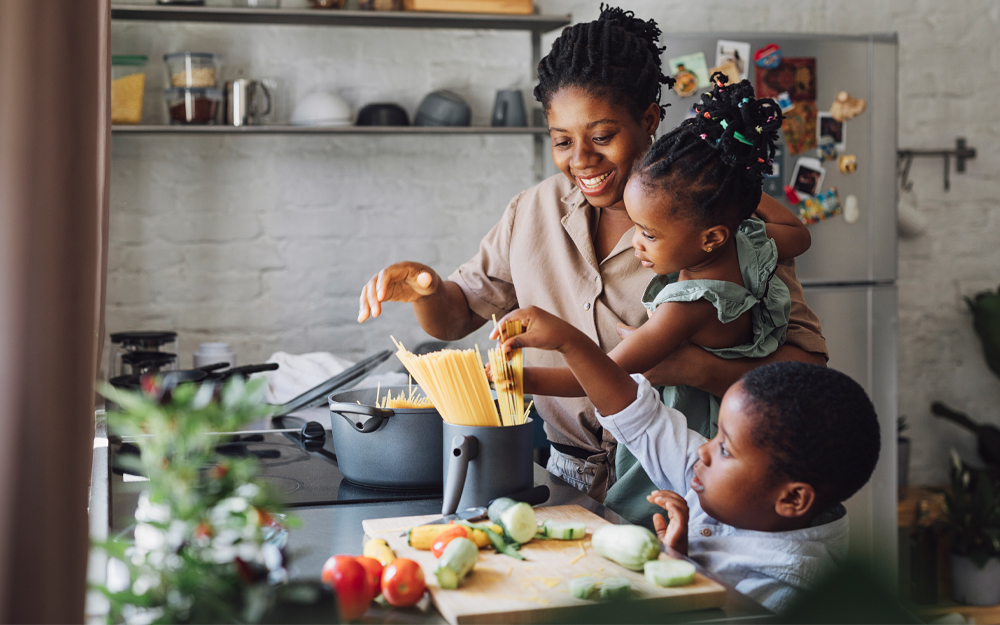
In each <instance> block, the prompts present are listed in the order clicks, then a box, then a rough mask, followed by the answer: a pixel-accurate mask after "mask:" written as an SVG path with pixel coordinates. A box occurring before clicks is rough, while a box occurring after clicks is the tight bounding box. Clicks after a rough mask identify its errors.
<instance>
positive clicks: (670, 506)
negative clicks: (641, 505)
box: [646, 490, 688, 555]
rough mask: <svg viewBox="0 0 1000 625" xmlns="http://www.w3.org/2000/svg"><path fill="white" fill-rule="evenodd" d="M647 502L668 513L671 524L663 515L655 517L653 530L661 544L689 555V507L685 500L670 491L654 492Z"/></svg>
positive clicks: (647, 498)
mask: <svg viewBox="0 0 1000 625" xmlns="http://www.w3.org/2000/svg"><path fill="white" fill-rule="evenodd" d="M646 501H648V502H649V503H651V504H655V505H657V506H660V507H661V508H663V509H664V510H666V511H667V519H669V523H668V522H667V521H666V520H664V519H663V515H662V514H654V515H653V528H654V529H656V536H657V538H659V539H660V542H661V543H663V544H664V545H666V546H667V547H670V548H671V549H674V550H676V551H679V552H681V553H682V554H684V555H687V552H688V505H687V502H686V501H684V498H683V497H681V496H680V495H678V494H677V493H675V492H673V491H670V490H654V491H653V492H652V493H650V495H649V496H648V497H646Z"/></svg>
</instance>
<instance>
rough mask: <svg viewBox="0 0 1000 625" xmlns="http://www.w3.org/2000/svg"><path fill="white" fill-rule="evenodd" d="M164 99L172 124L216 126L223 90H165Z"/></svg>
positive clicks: (168, 117)
mask: <svg viewBox="0 0 1000 625" xmlns="http://www.w3.org/2000/svg"><path fill="white" fill-rule="evenodd" d="M163 97H164V100H165V101H166V103H167V119H169V120H170V123H171V124H214V123H216V121H217V118H218V114H219V104H220V103H221V102H222V90H221V89H202V88H191V89H187V88H185V89H165V90H164V91H163Z"/></svg>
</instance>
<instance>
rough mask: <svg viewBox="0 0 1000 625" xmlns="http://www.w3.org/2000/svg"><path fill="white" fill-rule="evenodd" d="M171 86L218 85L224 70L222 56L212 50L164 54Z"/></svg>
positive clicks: (199, 86)
mask: <svg viewBox="0 0 1000 625" xmlns="http://www.w3.org/2000/svg"><path fill="white" fill-rule="evenodd" d="M163 61H164V62H165V63H166V64H167V76H169V77H170V86H171V87H198V88H207V87H216V86H218V84H219V74H220V73H221V70H222V57H221V56H219V55H218V54H212V53H210V52H174V53H172V54H164V55H163Z"/></svg>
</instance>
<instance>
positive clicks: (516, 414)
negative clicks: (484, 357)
mask: <svg viewBox="0 0 1000 625" xmlns="http://www.w3.org/2000/svg"><path fill="white" fill-rule="evenodd" d="M493 325H494V327H496V328H498V329H499V334H500V336H499V341H500V344H501V345H502V344H503V342H504V341H506V340H507V339H509V338H510V337H512V336H517V335H518V334H521V333H522V332H524V327H523V326H522V324H521V320H520V319H515V320H513V321H508V322H507V323H505V324H504V325H503V327H501V326H500V325H499V324H498V323H497V318H496V316H495V315H494V317H493ZM489 357H490V369H491V370H492V372H493V386H494V387H495V388H496V390H497V404H498V405H499V406H500V419H501V420H502V421H503V424H504V425H521V424H522V423H524V420H525V419H526V418H527V416H528V413H527V411H526V410H525V409H524V361H523V359H522V356H521V350H520V349H514V350H511V353H510V360H507V359H506V358H504V354H503V349H502V348H500V347H497V348H496V349H491V350H490V351H489Z"/></svg>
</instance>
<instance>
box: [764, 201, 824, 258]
mask: <svg viewBox="0 0 1000 625" xmlns="http://www.w3.org/2000/svg"><path fill="white" fill-rule="evenodd" d="M757 216H758V217H760V219H761V221H763V222H764V224H766V225H765V228H766V229H767V236H768V238H771V239H773V240H774V244H775V245H776V246H777V248H778V260H784V259H786V258H795V257H796V256H799V255H800V254H802V253H803V252H805V251H806V250H808V249H809V246H810V245H812V236H811V235H810V234H809V228H806V225H805V224H804V223H802V220H800V219H799V218H798V217H796V216H795V214H794V213H792V211H790V210H788V209H787V208H785V207H784V205H783V204H781V202H779V201H778V200H776V199H774V198H773V197H771V196H770V195H768V194H766V193H761V194H760V204H758V205H757Z"/></svg>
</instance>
